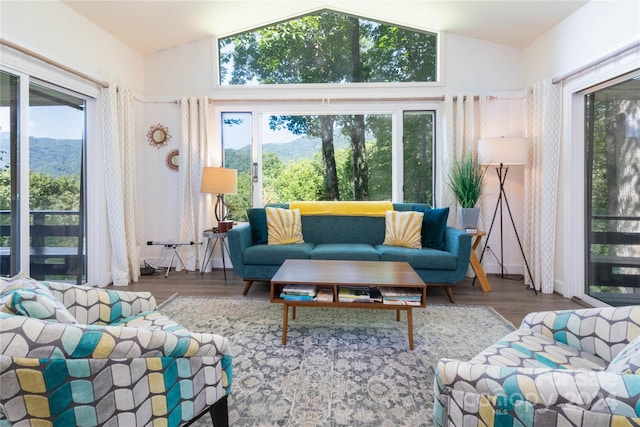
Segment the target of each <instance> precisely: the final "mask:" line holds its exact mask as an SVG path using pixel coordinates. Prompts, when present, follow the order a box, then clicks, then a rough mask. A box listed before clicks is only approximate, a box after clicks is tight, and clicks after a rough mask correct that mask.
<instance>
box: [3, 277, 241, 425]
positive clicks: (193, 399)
mask: <svg viewBox="0 0 640 427" xmlns="http://www.w3.org/2000/svg"><path fill="white" fill-rule="evenodd" d="M0 285H2V289H3V290H2V293H0V303H1V306H0V348H1V355H0V384H2V385H1V386H0V426H1V427H5V426H11V425H14V426H23V425H24V426H27V425H52V424H53V425H61V426H72V425H83V426H98V425H106V426H143V425H145V426H146V425H163V426H178V425H184V424H189V423H190V422H193V421H194V420H195V419H198V418H199V417H200V416H202V415H204V414H205V413H207V412H210V413H211V416H212V419H213V422H214V425H215V426H219V425H227V424H228V421H227V395H228V394H229V393H230V391H231V354H230V349H229V343H228V341H227V339H226V338H224V337H221V336H218V335H214V334H202V333H191V332H189V331H188V330H186V329H184V328H183V327H182V326H180V325H178V324H177V323H176V322H174V321H173V320H171V319H169V318H168V317H167V316H164V315H163V314H161V313H160V312H158V311H157V310H156V303H155V300H154V298H153V296H152V295H151V294H150V293H148V292H137V293H136V292H124V291H108V290H102V289H97V288H92V287H88V286H73V285H68V284H64V283H54V282H36V281H34V280H33V279H29V278H26V277H24V276H21V277H16V278H13V279H11V280H10V281H9V282H4V283H3V281H2V280H1V279H0Z"/></svg>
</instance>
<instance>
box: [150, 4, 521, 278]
mask: <svg viewBox="0 0 640 427" xmlns="http://www.w3.org/2000/svg"><path fill="white" fill-rule="evenodd" d="M360 13H365V12H360ZM365 14H366V13H365ZM369 16H371V15H370V14H369ZM441 43H442V44H441V46H442V52H441V53H442V64H441V66H442V72H443V81H442V83H441V84H436V85H417V86H412V85H406V86H405V87H400V88H399V87H397V86H396V87H391V86H388V87H386V88H382V89H378V90H379V92H376V96H379V97H401V96H406V97H416V96H442V95H443V94H458V93H465V94H467V93H473V94H481V93H485V94H495V95H497V96H498V97H499V98H500V97H503V98H505V97H506V99H497V100H492V101H490V102H489V104H488V115H487V117H486V120H487V123H486V126H485V131H486V132H487V135H486V136H522V135H523V134H524V133H523V129H522V123H523V120H522V112H523V109H522V101H521V98H522V96H523V92H522V87H523V82H522V75H523V72H522V51H521V50H519V49H515V48H512V47H507V46H503V45H498V44H495V43H490V42H486V41H482V40H476V39H472V38H469V37H464V36H460V35H457V34H449V33H446V34H442V42H441ZM216 62H217V56H216V40H215V38H213V37H212V38H206V39H202V40H199V41H195V42H192V43H188V44H185V45H181V46H177V47H174V48H171V49H166V50H163V51H160V52H157V53H155V54H152V55H149V56H147V57H146V58H145V95H147V98H148V99H149V100H161V99H162V100H165V101H166V100H169V101H170V100H175V99H178V98H179V97H181V96H190V95H195V96H209V97H211V98H213V99H214V100H215V101H214V102H216V101H217V102H218V103H224V102H226V101H229V100H238V99H268V100H273V99H282V98H287V97H288V98H290V97H292V96H300V97H303V98H318V99H321V98H334V99H335V98H358V97H364V96H370V95H371V90H372V89H371V86H369V87H362V86H359V87H351V88H345V87H344V86H341V87H336V88H326V87H324V86H323V85H316V86H315V87H313V86H312V87H308V86H307V87H306V88H305V90H304V94H303V95H300V89H294V90H287V89H283V88H281V87H279V88H265V87H261V88H257V89H256V88H250V87H236V88H230V87H220V86H218V85H217V83H216V81H217V74H216V73H217V71H216ZM161 105H162V104H151V103H148V104H146V108H145V117H144V122H145V123H147V128H148V126H150V125H151V124H153V123H155V122H157V121H160V122H162V123H163V124H165V125H167V124H168V123H176V130H177V126H179V108H177V107H175V106H174V105H173V104H170V105H168V106H166V107H163V106H161ZM171 127H172V126H170V128H171ZM179 138H180V135H178V133H177V132H175V134H174V139H172V144H175V145H176V146H179ZM140 148H141V151H142V152H146V153H149V154H148V155H147V157H146V158H147V159H148V160H149V161H150V162H154V163H155V165H150V164H149V165H144V166H143V169H144V171H145V172H144V177H143V178H142V179H141V181H140V184H141V188H142V190H143V193H144V194H145V196H144V197H143V199H141V203H140V205H141V206H143V209H145V210H149V211H151V212H153V214H152V217H151V218H150V217H147V216H146V215H141V216H142V217H143V218H145V223H144V225H143V227H142V229H141V230H142V231H143V234H142V241H146V240H160V239H161V236H165V237H163V238H164V239H176V238H177V236H178V227H177V217H178V213H177V200H178V192H177V191H178V189H177V187H176V186H175V185H174V184H175V182H174V180H175V175H176V174H175V172H173V171H170V170H168V168H166V167H165V166H164V160H163V158H162V155H165V154H166V153H168V152H169V151H170V149H171V147H163V148H161V149H160V150H156V149H155V148H153V147H150V146H145V144H141V145H140ZM154 151H159V152H157V153H154ZM490 172H491V173H490V174H489V175H490V176H489V179H488V180H487V186H486V193H487V194H486V196H485V198H484V200H485V202H483V203H484V205H483V206H485V205H486V209H487V213H486V214H485V215H487V216H489V215H490V214H491V213H492V212H493V207H494V205H495V197H497V190H498V186H497V182H496V183H494V182H493V176H494V175H495V172H494V171H490ZM141 173H142V172H141ZM157 183H163V184H167V185H166V186H164V187H163V191H164V195H165V196H166V197H165V199H164V200H165V203H163V204H162V206H158V198H157V194H155V193H156V192H157V190H156V188H157ZM494 184H495V185H494ZM510 185H514V188H510V189H509V191H510V197H513V204H514V216H515V217H516V223H517V226H518V232H519V233H522V223H523V213H522V205H523V192H522V186H523V174H522V172H521V171H520V172H519V174H518V172H517V171H514V172H512V175H511V176H510V181H509V183H508V186H510ZM169 201H171V202H169ZM510 201H511V199H510ZM489 211H490V213H489ZM509 224H510V223H509ZM496 231H497V230H496ZM512 234H513V233H511V234H509V233H508V232H505V246H506V247H509V248H511V247H513V248H517V243H516V242H515V236H513V235H512ZM498 237H499V234H498V233H497V232H496V233H495V236H494V237H493V239H498ZM497 242H498V240H496V241H495V244H494V247H496V248H497V247H498V246H497ZM513 245H516V246H513ZM141 250H142V252H141V254H142V258H145V259H148V260H149V262H150V263H151V262H154V263H155V262H160V263H161V264H162V263H163V262H166V261H167V259H166V256H165V257H164V258H165V259H164V260H162V261H157V260H158V258H162V255H163V254H161V253H159V248H158V247H144V246H143V247H142V249H141ZM518 254H519V251H517V250H507V251H505V264H507V265H508V266H509V267H510V272H514V273H517V272H521V271H522V268H521V267H520V266H521V264H522V260H521V257H519V255H518ZM493 262H494V264H495V260H493ZM220 263H221V260H220V259H219V254H217V255H216V256H215V260H214V265H215V266H216V267H219V266H220ZM493 270H495V268H490V271H493Z"/></svg>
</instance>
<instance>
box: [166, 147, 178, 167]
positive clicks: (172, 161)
mask: <svg viewBox="0 0 640 427" xmlns="http://www.w3.org/2000/svg"><path fill="white" fill-rule="evenodd" d="M167 166H169V169H173V170H174V171H177V170H178V169H179V168H180V152H179V151H178V150H173V151H171V152H169V154H168V155H167Z"/></svg>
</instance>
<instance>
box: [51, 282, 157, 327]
mask: <svg viewBox="0 0 640 427" xmlns="http://www.w3.org/2000/svg"><path fill="white" fill-rule="evenodd" d="M44 283H45V284H46V285H47V286H49V289H51V293H52V294H53V296H54V297H56V299H58V300H59V301H62V303H63V304H64V306H65V307H67V309H68V310H69V311H70V312H71V314H72V315H73V316H74V317H75V318H76V320H78V323H81V324H85V325H91V324H99V325H108V324H110V323H113V322H116V321H118V320H120V319H124V318H127V317H131V316H135V315H137V314H140V313H142V312H144V311H153V310H155V309H156V307H157V306H156V300H155V298H154V297H153V295H151V293H150V292H130V291H114V290H106V289H100V288H94V287H92V286H82V285H71V284H68V283H61V282H44Z"/></svg>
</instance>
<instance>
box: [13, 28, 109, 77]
mask: <svg viewBox="0 0 640 427" xmlns="http://www.w3.org/2000/svg"><path fill="white" fill-rule="evenodd" d="M0 44H3V45H5V46H7V47H10V48H11V49H14V50H17V51H18V52H20V53H24V54H25V55H28V56H31V57H32V58H35V59H38V60H40V61H42V62H44V63H46V64H49V65H53V66H54V67H57V68H60V69H61V70H63V71H66V72H68V73H71V74H74V75H76V76H78V77H80V78H83V79H85V80H88V81H90V82H91V83H95V84H96V85H98V86H100V87H103V88H105V89H106V88H108V87H109V84H108V83H106V82H103V81H101V80H97V79H94V78H93V77H91V76H88V75H87V74H84V73H81V72H80V71H77V70H74V69H73V68H70V67H67V66H66V65H63V64H61V63H59V62H56V61H54V60H52V59H49V58H47V57H46V56H43V55H40V54H39V53H37V52H34V51H32V50H29V49H26V48H24V47H22V46H19V45H17V44H15V43H12V42H10V41H8V40H5V39H2V38H0Z"/></svg>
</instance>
